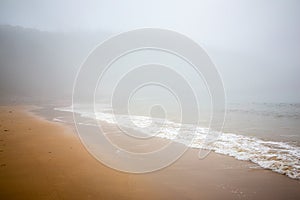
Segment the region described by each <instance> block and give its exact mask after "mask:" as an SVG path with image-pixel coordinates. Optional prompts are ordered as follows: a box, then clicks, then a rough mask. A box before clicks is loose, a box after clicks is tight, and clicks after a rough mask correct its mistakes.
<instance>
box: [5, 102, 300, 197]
mask: <svg viewBox="0 0 300 200" xmlns="http://www.w3.org/2000/svg"><path fill="white" fill-rule="evenodd" d="M29 109H31V107H28V106H1V107H0V199H299V198H300V182H299V181H298V180H293V179H291V178H288V177H287V176H284V175H280V174H277V173H274V172H272V171H270V170H264V169H261V168H258V167H254V166H255V165H254V164H253V163H250V162H247V161H237V160H235V159H234V158H231V157H228V156H223V155H218V154H216V153H211V154H210V155H209V156H208V157H207V158H205V159H204V160H199V159H198V157H197V153H198V151H197V150H196V149H190V150H188V151H187V152H186V153H185V154H184V156H183V157H182V158H180V159H179V160H178V161H177V162H175V163H174V164H173V165H171V166H169V167H167V168H165V169H163V170H159V171H156V172H152V173H147V174H140V175H136V174H127V173H122V172H118V171H115V170H113V169H110V168H108V167H106V166H104V165H103V164H101V163H100V162H98V161H97V160H95V159H94V158H93V157H92V156H91V155H90V154H89V153H88V152H87V151H86V149H85V148H84V147H83V145H82V144H81V142H80V140H79V138H78V137H77V135H76V132H75V131H74V128H73V127H72V126H67V125H64V124H61V123H57V122H51V121H47V120H46V119H43V118H42V117H39V116H36V115H35V114H33V113H31V112H29V111H28V110H29Z"/></svg>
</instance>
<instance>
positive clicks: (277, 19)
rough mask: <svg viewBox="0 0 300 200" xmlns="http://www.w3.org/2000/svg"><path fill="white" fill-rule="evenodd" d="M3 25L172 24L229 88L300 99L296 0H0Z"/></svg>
mask: <svg viewBox="0 0 300 200" xmlns="http://www.w3.org/2000/svg"><path fill="white" fill-rule="evenodd" d="M0 24H10V25H20V26H24V27H31V28H36V29H40V30H47V31H63V32H73V31H106V32H112V33H118V32H121V31H126V30H131V29H135V28H141V27H159V28H167V29H172V30H175V31H178V32H181V33H183V34H186V35H187V36H189V37H191V38H192V39H194V40H195V41H197V42H198V43H200V44H201V45H202V46H203V47H204V48H205V49H207V51H208V53H209V55H210V56H211V58H212V59H213V61H214V62H215V63H216V65H217V67H218V69H219V70H220V72H221V75H222V77H223V79H224V82H225V87H226V88H227V90H229V91H228V92H229V93H230V92H231V90H232V91H235V92H236V93H240V94H243V92H245V93H247V95H246V94H245V95H244V97H245V98H247V99H249V98H252V97H251V96H253V95H256V96H260V97H258V98H261V100H262V101H264V100H266V101H267V100H271V101H272V100H274V101H291V102H295V101H298V102H299V101H300V94H299V88H300V78H299V77H298V76H299V74H300V56H299V53H300V1H298V0H294V1H290V0H251V1H250V0H248V1H242V0H236V1H233V0H227V1H222V0H220V1H214V0H205V1H203V0H197V1H196V0H195V1H175V0H166V1H162V0H158V1H157V0H152V1H142V0H134V1H131V0H126V1H114V0H106V1H104V0H102V1H101V0H100V1H71V0H65V1H59V0H51V1H40V0H24V1H17V0H1V2H0ZM252 90H253V91H256V92H255V93H251V91H252ZM267 93H269V94H267Z"/></svg>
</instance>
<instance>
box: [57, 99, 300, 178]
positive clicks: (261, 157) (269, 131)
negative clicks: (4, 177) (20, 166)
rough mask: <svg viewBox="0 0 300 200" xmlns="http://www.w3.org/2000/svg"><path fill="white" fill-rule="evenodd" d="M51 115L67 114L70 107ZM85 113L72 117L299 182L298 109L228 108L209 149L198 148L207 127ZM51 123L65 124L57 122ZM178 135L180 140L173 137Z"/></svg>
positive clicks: (101, 108)
mask: <svg viewBox="0 0 300 200" xmlns="http://www.w3.org/2000/svg"><path fill="white" fill-rule="evenodd" d="M55 110H58V111H65V112H72V111H73V109H72V108H71V107H63V108H56V109H55ZM87 110H90V109H87V108H86V107H85V106H81V107H78V106H77V107H76V110H74V112H75V113H77V114H79V115H80V116H81V117H83V118H88V119H96V120H98V121H99V122H105V123H109V124H118V126H119V127H122V128H125V129H126V128H128V129H134V130H135V132H140V133H141V137H145V135H146V136H149V137H159V138H165V139H170V140H173V141H176V142H179V143H182V144H185V145H187V146H189V147H191V148H197V149H200V148H203V149H211V150H212V151H214V152H216V153H219V154H223V155H228V156H232V157H234V158H236V159H238V160H247V161H251V162H253V163H255V164H257V165H259V166H260V167H262V168H265V169H270V170H272V171H274V172H277V173H280V174H284V175H287V176H288V177H290V178H293V179H298V180H300V125H299V124H300V123H299V122H300V104H283V103H282V104H270V103H269V104H267V103H251V104H250V103H249V104H229V105H228V111H227V117H226V121H225V125H224V128H223V131H222V132H221V133H220V132H218V133H214V134H215V135H218V138H216V140H215V141H214V142H212V143H210V144H205V142H204V141H205V139H206V137H207V135H208V134H209V133H211V132H209V128H208V127H201V126H199V125H198V126H196V127H195V125H192V124H181V123H178V122H174V121H171V120H168V119H160V118H151V117H148V116H136V115H134V116H133V115H131V116H128V115H121V114H118V115H113V114H112V113H111V108H110V107H109V106H108V105H106V104H102V105H98V107H97V112H95V113H94V112H93V113H91V112H88V111H87ZM54 120H55V121H61V122H65V119H63V118H61V117H60V118H59V117H57V118H54ZM86 125H91V124H86ZM179 130H180V131H181V133H182V134H178V133H179ZM212 132H213V131H212ZM135 137H137V136H136V135H135Z"/></svg>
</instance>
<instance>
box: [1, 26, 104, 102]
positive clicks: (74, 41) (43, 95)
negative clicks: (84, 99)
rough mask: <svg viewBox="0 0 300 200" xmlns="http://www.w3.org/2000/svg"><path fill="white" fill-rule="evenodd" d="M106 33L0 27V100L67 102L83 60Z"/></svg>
mask: <svg viewBox="0 0 300 200" xmlns="http://www.w3.org/2000/svg"><path fill="white" fill-rule="evenodd" d="M108 36H109V34H108V33H105V32H102V33H100V32H99V33H94V34H91V33H56V32H45V31H39V30H35V29H28V28H23V27H14V26H8V25H1V26H0V94H1V96H0V99H2V100H3V99H4V100H9V99H11V98H14V99H19V100H20V101H22V100H25V99H37V100H48V99H61V98H64V99H68V98H71V92H72V84H73V81H74V78H75V75H76V72H77V69H78V68H79V66H80V64H81V63H82V61H83V59H84V58H85V57H86V56H87V55H88V53H89V51H91V50H92V49H93V48H94V46H95V45H97V44H98V43H99V42H101V41H103V40H104V39H105V38H107V37H108Z"/></svg>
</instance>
